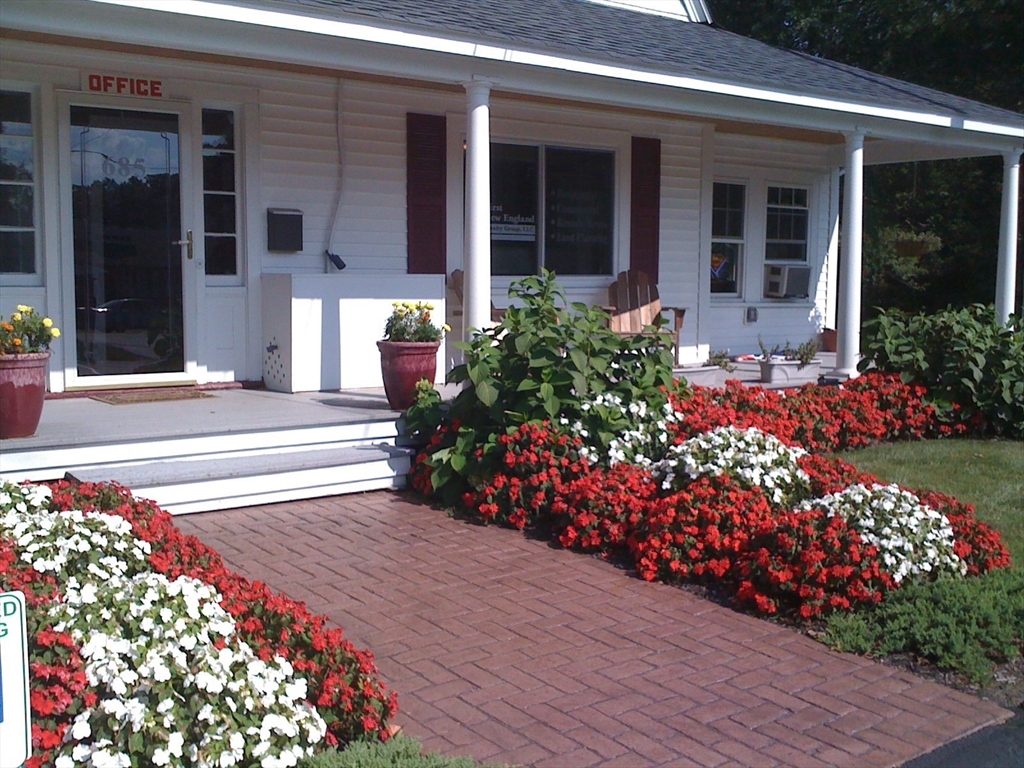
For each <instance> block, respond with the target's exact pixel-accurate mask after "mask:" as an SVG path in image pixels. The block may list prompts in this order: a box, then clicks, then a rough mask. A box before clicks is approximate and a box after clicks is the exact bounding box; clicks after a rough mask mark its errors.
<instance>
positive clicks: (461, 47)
mask: <svg viewBox="0 0 1024 768" xmlns="http://www.w3.org/2000/svg"><path fill="white" fill-rule="evenodd" d="M90 2H95V3H105V4H110V5H119V6H124V7H130V8H138V9H143V10H155V11H163V12H167V13H174V14H178V15H185V16H193V17H199V18H207V19H218V20H223V21H233V22H238V23H243V24H252V25H257V26H263V27H270V28H273V29H287V30H293V31H297V32H306V33H310V34H316V35H323V36H329V37H337V38H344V39H349V40H359V41H364V42H370V43H378V44H382V45H392V46H398V47H403V48H410V49H415V50H420V51H429V52H433V53H443V54H452V55H456V56H464V57H469V58H473V59H479V60H483V61H504V62H511V63H516V64H522V65H525V66H530V67H538V68H543V69H548V70H558V71H563V72H574V73H579V74H584V75H589V76H597V77H604V78H610V79H616V80H624V81H629V82H635V83H644V84H651V85H661V86H666V87H669V88H674V89H679V90H686V91H690V92H697V93H707V94H714V95H720V96H731V97H735V98H741V99H752V100H758V101H762V102H769V103H775V104H780V105H790V106H796V107H804V108H810V109H821V110H826V111H830V112H838V113H845V114H849V115H856V116H860V117H869V118H882V119H885V120H895V121H900V122H907V123H915V124H918V125H927V126H936V127H940V128H954V127H957V126H956V125H955V122H959V119H957V120H956V121H954V119H953V118H950V117H946V116H944V115H936V114H931V113H927V112H918V111H913V110H904V109H895V108H891V107H880V106H872V105H868V104H861V103H856V102H848V101H840V100H837V99H829V98H824V97H818V96H807V95H801V94H793V93H786V92H784V91H775V90H770V89H766V88H756V87H753V86H743V85H736V84H730V83H721V82H714V81H708V80H701V79H699V78H695V77H688V76H682V75H671V74H666V73H661V72H655V71H650V70H643V69H635V68H631V67H623V66H617V65H611V64H599V63H597V62H592V61H585V60H581V59H573V58H569V57H566V56H558V55H554V54H541V53H535V52H531V51H525V50H520V49H516V48H503V47H500V46H492V45H484V44H477V43H473V42H467V41H462V40H455V39H451V38H446V37H441V36H438V35H430V34H422V33H413V32H405V31H402V30H397V29H387V28H383V27H377V26H372V25H369V24H364V23H357V22H348V21H333V20H329V19H321V18H316V17H313V16H304V15H301V14H292V13H284V12H281V11H269V10H262V9H256V8H249V7H243V6H238V5H226V4H222V3H217V2H210V0H90ZM963 128H964V130H967V131H973V132H978V133H984V134H996V135H1000V136H1010V137H1014V138H1016V137H1022V138H1024V127H1021V128H1018V127H1016V126H1008V125H1001V124H993V123H985V122H980V121H963Z"/></svg>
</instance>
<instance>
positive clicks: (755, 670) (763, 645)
mask: <svg viewBox="0 0 1024 768" xmlns="http://www.w3.org/2000/svg"><path fill="white" fill-rule="evenodd" d="M177 522H178V524H179V526H180V527H181V528H182V529H183V530H185V531H186V532H188V533H193V534H195V535H197V536H199V537H200V538H201V539H202V540H203V541H204V542H206V543H207V544H209V545H210V546H212V547H214V548H215V549H217V550H218V551H219V552H220V553H221V554H222V555H223V556H224V558H225V559H226V560H227V561H228V563H230V565H231V566H232V567H233V568H235V569H236V570H238V571H239V572H241V573H242V574H244V575H246V576H248V577H249V578H253V579H260V580H263V581H266V582H267V583H268V584H270V585H271V586H272V587H274V588H275V589H277V590H280V591H282V592H284V593H285V594H287V595H289V596H290V597H292V598H296V599H299V600H304V601H306V602H307V603H308V604H309V607H310V608H311V609H312V610H314V611H316V612H320V613H325V614H327V615H329V616H330V617H331V619H332V620H333V621H335V622H336V623H337V624H339V625H340V626H342V627H343V628H344V629H345V632H346V635H347V636H348V637H349V639H350V640H352V641H353V642H354V643H355V644H356V645H357V646H359V647H364V648H368V649H369V650H371V651H373V653H374V654H375V656H376V658H377V662H378V665H379V667H380V669H381V672H382V674H383V676H384V678H385V680H386V681H387V683H388V685H389V686H390V687H391V688H392V689H394V690H396V691H398V693H399V707H400V714H399V716H398V717H397V719H396V722H397V723H399V724H401V725H402V726H403V727H404V729H405V732H406V733H409V734H411V735H413V736H416V737H418V738H419V739H421V740H422V741H423V743H424V745H425V746H426V747H427V748H428V749H430V750H439V751H442V752H445V753H449V754H453V755H458V754H464V755H472V756H473V757H475V758H477V759H480V760H488V761H494V762H502V763H510V764H517V765H532V766H537V767H538V768H547V767H548V766H552V767H557V768H574V766H598V765H601V766H624V767H628V768H640V767H641V766H655V765H667V766H677V767H678V768H683V767H684V766H724V765H746V766H756V767H757V768H769V767H770V766H776V765H780V766H781V765H793V766H825V765H833V766H856V768H868V767H869V766H890V765H896V764H899V763H901V762H903V761H905V760H907V759H910V758H912V757H914V756H916V755H919V754H922V753H924V752H927V751H930V750H931V749H934V748H935V747H937V746H939V745H941V744H943V743H946V742H949V741H952V740H953V739H955V738H958V737H960V736H963V735H966V734H968V733H970V732H972V731H975V730H977V729H978V728H981V727H983V726H986V725H990V724H993V723H996V722H999V721H1002V720H1004V719H1006V718H1007V717H1009V716H1010V713H1009V712H1007V711H1005V710H1003V709H1001V708H999V707H997V706H996V705H994V704H992V703H990V702H985V701H980V700H978V699H975V698H972V697H970V696H967V695H965V694H962V693H958V692H956V691H953V690H950V689H948V688H945V687H943V686H941V685H937V684H935V683H931V682H928V681H925V680H923V679H920V678H917V677H915V676H913V675H910V674H907V673H904V672H901V671H897V670H894V669H892V668H889V667H885V666H882V665H881V664H876V663H872V662H870V661H867V660H864V659H861V658H858V657H855V656H849V655H843V654H837V653H832V652H830V651H828V650H827V649H826V648H825V647H824V646H822V645H820V644H818V643H815V642H814V641H813V640H810V639H808V638H806V637H803V636H801V635H799V634H797V633H796V632H793V631H790V630H788V629H785V628H782V627H778V626H775V625H773V624H770V623H768V622H765V621H760V620H758V619H754V618H751V617H747V616H744V615H741V614H738V613H735V612H733V611H731V610H729V609H727V608H723V607H721V606H718V605H715V604H713V603H709V602H707V601H704V600H701V599H699V598H696V597H694V596H692V595H690V594H688V593H686V592H684V591H682V590H679V589H676V588H673V587H668V586H665V585H661V584H649V583H646V582H643V581H641V580H639V579H637V578H635V577H634V576H632V575H631V574H629V573H626V572H623V571H621V570H617V569H616V568H614V567H612V566H611V565H609V564H607V563H604V562H602V561H599V560H597V559H594V558H590V557H587V556H584V555H578V554H573V553H570V552H565V551H562V550H557V549H553V548H551V547H549V546H548V545H547V544H546V543H545V542H541V541H536V540H530V539H528V538H526V537H524V536H523V535H522V534H520V533H518V532H515V531H510V530H504V529H500V528H493V527H490V528H483V527H479V526H474V525H471V524H468V523H465V522H460V521H457V520H452V519H450V518H448V517H447V516H446V515H445V514H444V512H441V511H438V510H436V509H432V508H430V507H428V506H425V505H421V504H418V503H416V502H414V501H412V500H411V499H410V498H409V497H407V496H403V495H400V494H393V493H388V492H379V493H372V494H366V495H355V496H343V497H336V498H330V499H318V500H312V501H302V502H294V503H288V504H277V505H271V506H265V507H252V508H248V509H241V510H232V511H228V512H214V513H209V514H205V515H193V516H188V517H183V518H178V520H177Z"/></svg>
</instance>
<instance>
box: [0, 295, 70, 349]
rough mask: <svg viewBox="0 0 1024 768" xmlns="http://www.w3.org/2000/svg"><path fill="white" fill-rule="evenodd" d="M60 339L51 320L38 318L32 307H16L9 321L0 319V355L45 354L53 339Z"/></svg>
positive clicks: (22, 305)
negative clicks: (16, 309)
mask: <svg viewBox="0 0 1024 768" xmlns="http://www.w3.org/2000/svg"><path fill="white" fill-rule="evenodd" d="M56 338H60V330H59V329H58V328H57V327H56V326H54V324H53V320H51V319H50V318H48V317H40V316H39V315H37V314H36V311H35V310H34V309H32V307H29V306H26V305H24V304H19V305H18V311H17V312H14V313H13V314H12V315H11V318H10V320H3V318H0V355H22V354H29V353H32V352H45V351H47V350H48V349H49V348H50V342H51V341H52V340H53V339H56Z"/></svg>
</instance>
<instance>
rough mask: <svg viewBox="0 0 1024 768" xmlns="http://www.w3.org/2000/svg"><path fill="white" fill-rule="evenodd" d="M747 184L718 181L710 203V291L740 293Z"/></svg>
mask: <svg viewBox="0 0 1024 768" xmlns="http://www.w3.org/2000/svg"><path fill="white" fill-rule="evenodd" d="M746 201H747V187H746V185H745V184H733V183H726V182H715V185H714V192H713V197H712V203H711V292H712V293H716V294H720V295H725V296H739V295H740V280H741V277H740V275H741V274H742V271H743V248H744V245H745V239H746V232H745V229H746V228H745V220H746Z"/></svg>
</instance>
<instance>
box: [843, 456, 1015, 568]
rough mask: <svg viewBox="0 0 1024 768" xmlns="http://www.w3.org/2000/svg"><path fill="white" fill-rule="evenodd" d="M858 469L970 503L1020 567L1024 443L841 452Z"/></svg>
mask: <svg viewBox="0 0 1024 768" xmlns="http://www.w3.org/2000/svg"><path fill="white" fill-rule="evenodd" d="M839 457H840V458H842V459H844V460H846V461H848V462H850V463H851V464H853V465H854V466H856V467H857V468H858V469H859V470H861V471H862V472H869V473H870V474H872V475H875V476H876V477H878V478H879V479H880V480H882V481H884V482H887V483H899V484H900V485H901V486H903V487H905V488H909V489H911V490H915V489H925V488H926V489H930V490H933V491H939V492H941V493H945V494H948V495H950V496H953V497H955V498H957V499H959V500H960V501H964V502H967V503H969V504H973V505H974V506H975V509H976V510H977V514H978V519H979V520H982V521H984V522H986V523H988V524H989V525H991V526H993V527H994V528H996V529H997V530H998V531H999V532H1000V533H1001V534H1002V535H1003V541H1004V542H1005V543H1006V546H1007V547H1009V549H1010V554H1011V555H1012V557H1013V565H1014V567H1015V568H1024V442H1019V441H1017V442H1014V441H1009V440H926V441H922V442H911V443H890V444H887V445H878V446H874V447H872V448H866V449H864V450H860V451H850V452H847V453H841V454H839Z"/></svg>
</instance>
